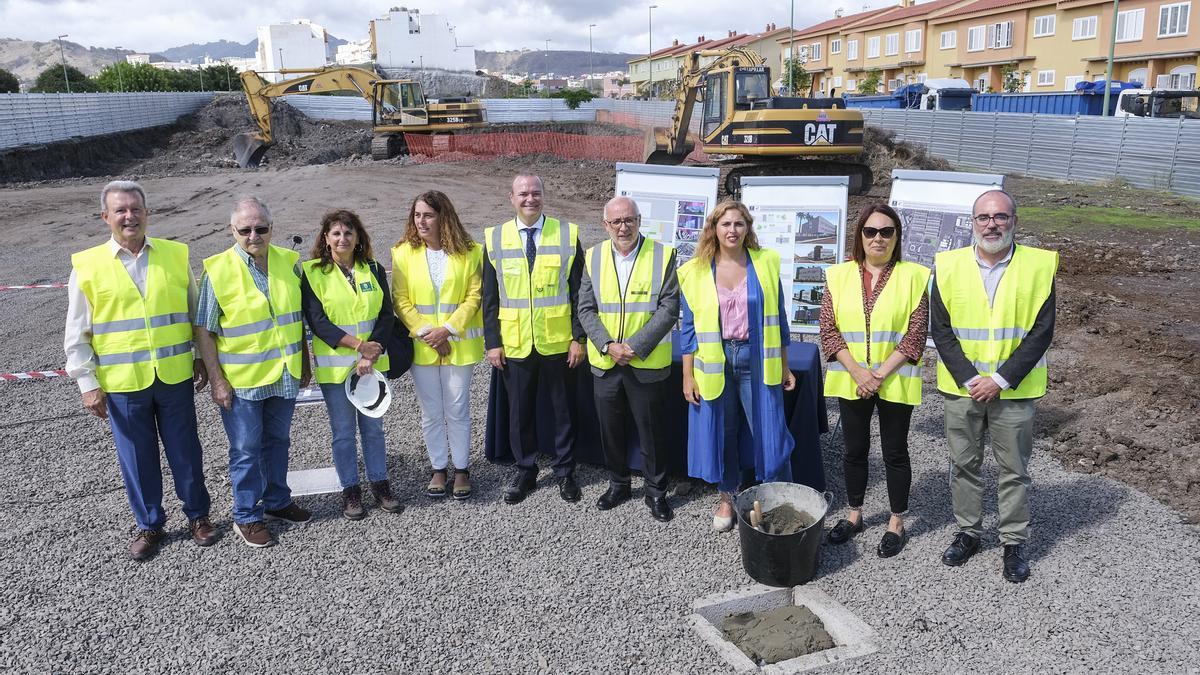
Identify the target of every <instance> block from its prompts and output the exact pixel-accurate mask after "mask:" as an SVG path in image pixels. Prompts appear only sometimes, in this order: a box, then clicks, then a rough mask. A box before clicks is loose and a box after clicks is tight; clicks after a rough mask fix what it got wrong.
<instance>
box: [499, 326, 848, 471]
mask: <svg viewBox="0 0 1200 675" xmlns="http://www.w3.org/2000/svg"><path fill="white" fill-rule="evenodd" d="M673 345H674V351H673V354H672V363H671V375H670V377H669V378H668V380H667V381H668V384H667V385H666V386H667V391H668V392H673V395H671V398H670V401H669V402H668V409H669V410H670V415H669V419H668V420H667V422H666V424H667V430H668V433H667V435H666V436H667V447H666V448H665V449H664V450H665V451H664V453H663V454H664V461H665V462H666V468H667V474H668V475H670V476H676V477H679V476H686V475H687V447H688V424H687V415H688V412H687V406H688V403H687V401H685V400H684V398H683V366H682V359H681V357H680V354H679V341H678V340H675V341H673ZM788 367H789V368H790V369H791V371H792V374H794V375H795V376H796V388H795V389H793V390H792V391H785V392H784V393H783V406H784V411H783V412H784V417H785V418H786V419H787V420H788V427H789V429H790V430H791V432H792V438H794V439H795V441H796V449H795V450H794V451H793V452H792V480H794V481H795V482H797V483H802V484H804V485H807V486H809V487H811V488H813V489H814V490H817V491H819V492H824V491H825V470H824V468H823V465H822V462H821V434H823V433H825V432H827V431H829V420H828V418H827V416H826V412H825V397H824V396H823V395H822V388H823V387H822V381H821V357H820V354H819V353H818V351H817V347H816V345H814V344H809V343H805V342H792V343H791V345H789V346H788ZM491 371H492V377H491V387H490V393H489V395H488V409H487V425H486V427H485V430H484V443H483V451H484V456H485V457H487V459H488V461H490V462H493V463H497V464H512V463H513V461H514V460H513V455H512V450H511V449H510V448H509V435H508V395H507V393H506V392H505V390H504V381H503V380H502V379H501V378H500V371H498V370H496V369H495V368H492V369H491ZM568 372H569V373H570V375H568V381H567V391H568V392H570V395H571V396H572V397H573V398H574V400H575V444H574V446H573V449H574V452H575V461H577V462H584V463H587V464H595V465H597V466H604V450H603V448H602V447H601V445H600V425H599V421H598V418H597V416H596V403H595V401H594V399H593V398H592V379H593V375H592V371H591V368H590V367H589V366H588V364H587V361H586V360H585V361H584V362H583V363H582V364H580V366H579V367H578V368H575V369H574V370H571V371H568ZM549 406H550V403H549V401H548V400H547V394H546V393H545V391H539V392H538V407H539V408H543V407H545V408H546V409H549ZM537 433H538V446H539V447H546V448H548V447H552V446H553V445H554V423H553V420H552V419H551V418H550V416H549V415H542V416H539V417H538V420H537ZM629 439H630V440H629V467H630V468H631V469H633V470H634V471H640V470H641V468H642V457H641V450H640V446H639V443H638V438H637V432H636V430H634V429H630V434H629Z"/></svg>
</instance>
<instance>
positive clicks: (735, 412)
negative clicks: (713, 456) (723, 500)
mask: <svg viewBox="0 0 1200 675" xmlns="http://www.w3.org/2000/svg"><path fill="white" fill-rule="evenodd" d="M724 347H725V390H724V391H722V392H721V396H720V399H719V400H720V401H721V405H723V406H724V407H725V410H724V418H725V472H724V474H723V475H722V476H721V483H720V485H719V486H718V487H719V488H720V490H721V492H730V493H732V492H737V489H738V485H739V484H740V483H742V482H743V481H742V474H743V473H744V472H745V471H746V470H749V471H751V472H753V470H754V458H753V457H742V456H741V452H739V443H738V437H739V436H740V435H741V434H742V432H743V430H745V431H747V432H748V433H749V434H750V435H751V436H754V435H756V434H757V433H758V432H757V431H756V430H755V429H754V425H753V424H751V423H750V420H752V419H754V372H753V369H752V368H751V366H750V359H752V358H754V348H753V347H751V346H750V342H749V341H748V340H726V341H725V342H724Z"/></svg>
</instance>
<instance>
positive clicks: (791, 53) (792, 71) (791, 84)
mask: <svg viewBox="0 0 1200 675" xmlns="http://www.w3.org/2000/svg"><path fill="white" fill-rule="evenodd" d="M795 95H796V0H792V13H791V15H790V18H789V19H788V96H795Z"/></svg>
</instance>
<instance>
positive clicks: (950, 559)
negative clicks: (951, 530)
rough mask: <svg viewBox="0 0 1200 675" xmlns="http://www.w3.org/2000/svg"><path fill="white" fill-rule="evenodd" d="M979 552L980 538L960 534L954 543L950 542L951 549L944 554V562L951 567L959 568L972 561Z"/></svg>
mask: <svg viewBox="0 0 1200 675" xmlns="http://www.w3.org/2000/svg"><path fill="white" fill-rule="evenodd" d="M977 551H979V537H973V536H971V535H969V534H967V533H966V532H959V533H958V534H956V535H954V541H952V542H950V547H949V548H947V549H946V552H945V553H943V554H942V562H943V563H945V564H947V565H949V566H951V567H958V566H959V565H961V564H963V563H965V562H967V561H968V560H970V559H971V556H973V555H975V553H976V552H977Z"/></svg>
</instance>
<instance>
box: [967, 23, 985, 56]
mask: <svg viewBox="0 0 1200 675" xmlns="http://www.w3.org/2000/svg"><path fill="white" fill-rule="evenodd" d="M986 35H987V26H975V27H973V28H969V29H967V51H969V52H981V51H983V38H984V37H985V36H986Z"/></svg>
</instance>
